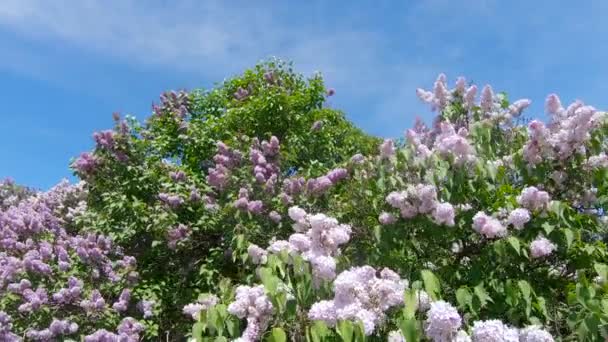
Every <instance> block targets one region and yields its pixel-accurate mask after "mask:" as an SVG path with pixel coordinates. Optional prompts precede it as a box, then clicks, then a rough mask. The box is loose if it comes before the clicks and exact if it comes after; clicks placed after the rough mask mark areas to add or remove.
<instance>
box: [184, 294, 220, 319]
mask: <svg viewBox="0 0 608 342" xmlns="http://www.w3.org/2000/svg"><path fill="white" fill-rule="evenodd" d="M219 300H220V299H219V298H218V297H217V296H216V295H212V294H208V295H205V296H203V297H201V298H199V300H198V301H196V303H190V304H188V305H186V306H184V308H183V310H182V312H183V313H184V314H185V315H188V316H190V317H192V319H194V320H197V319H198V317H199V314H200V312H201V311H206V310H209V309H210V308H211V307H213V306H215V305H217V303H218V302H219Z"/></svg>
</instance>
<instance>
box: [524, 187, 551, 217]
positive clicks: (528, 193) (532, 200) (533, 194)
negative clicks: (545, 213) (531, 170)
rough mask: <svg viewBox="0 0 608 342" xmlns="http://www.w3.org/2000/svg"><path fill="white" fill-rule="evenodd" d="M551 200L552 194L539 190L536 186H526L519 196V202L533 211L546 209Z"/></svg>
mask: <svg viewBox="0 0 608 342" xmlns="http://www.w3.org/2000/svg"><path fill="white" fill-rule="evenodd" d="M550 202H551V196H549V193H548V192H546V191H542V190H539V189H538V188H536V187H534V186H530V187H527V188H524V189H523V190H522V191H521V194H520V195H519V196H517V203H519V205H521V206H522V207H524V208H526V209H529V210H532V211H542V210H546V209H547V207H548V206H549V203H550Z"/></svg>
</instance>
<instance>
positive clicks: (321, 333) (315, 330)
mask: <svg viewBox="0 0 608 342" xmlns="http://www.w3.org/2000/svg"><path fill="white" fill-rule="evenodd" d="M310 334H311V337H312V340H313V342H322V341H324V340H325V337H327V336H328V335H329V328H328V327H327V324H325V322H323V321H315V322H314V323H313V325H312V327H311V328H310Z"/></svg>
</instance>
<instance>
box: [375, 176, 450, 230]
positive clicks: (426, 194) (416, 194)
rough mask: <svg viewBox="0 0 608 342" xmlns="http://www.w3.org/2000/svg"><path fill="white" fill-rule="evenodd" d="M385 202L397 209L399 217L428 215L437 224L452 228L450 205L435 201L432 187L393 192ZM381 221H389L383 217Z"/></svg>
mask: <svg viewBox="0 0 608 342" xmlns="http://www.w3.org/2000/svg"><path fill="white" fill-rule="evenodd" d="M386 202H387V203H388V204H389V205H390V206H391V207H393V208H395V209H399V211H400V213H401V217H403V218H413V217H415V216H416V215H418V214H425V215H430V216H431V218H432V219H433V221H435V223H437V224H444V225H447V226H450V227H451V226H454V224H455V222H454V218H455V212H454V207H453V206H452V205H451V204H450V203H446V202H440V201H439V200H438V199H437V189H436V188H435V186H433V185H428V184H418V185H415V186H414V185H410V186H408V188H407V189H406V190H405V191H400V192H397V191H393V192H391V193H390V194H388V196H386ZM380 220H381V221H383V220H384V221H389V219H388V218H387V216H386V215H385V216H384V217H383V218H382V217H381V218H380Z"/></svg>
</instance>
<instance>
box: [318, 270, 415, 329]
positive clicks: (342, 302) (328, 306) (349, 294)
mask: <svg viewBox="0 0 608 342" xmlns="http://www.w3.org/2000/svg"><path fill="white" fill-rule="evenodd" d="M407 286H408V283H407V281H406V280H403V279H401V278H400V277H399V275H398V274H397V273H395V272H393V271H391V270H390V269H387V268H385V269H383V270H382V271H381V272H380V274H379V276H378V275H377V274H376V270H375V269H374V268H373V267H371V266H362V267H353V268H351V269H349V270H346V271H344V272H342V273H340V274H339V275H338V277H337V278H336V279H335V281H334V298H333V299H332V300H324V301H320V302H317V303H315V304H313V305H312V307H311V308H310V310H309V312H308V317H309V318H310V319H311V320H320V321H324V322H325V323H326V324H327V325H328V326H335V324H336V322H337V321H339V320H351V321H355V322H356V321H361V322H362V323H363V327H364V330H365V334H366V335H371V334H373V332H374V330H375V329H376V327H377V326H379V325H381V324H383V323H384V322H385V319H386V312H387V311H388V310H389V309H391V308H393V307H396V306H401V305H403V294H404V292H405V289H406V288H407Z"/></svg>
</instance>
